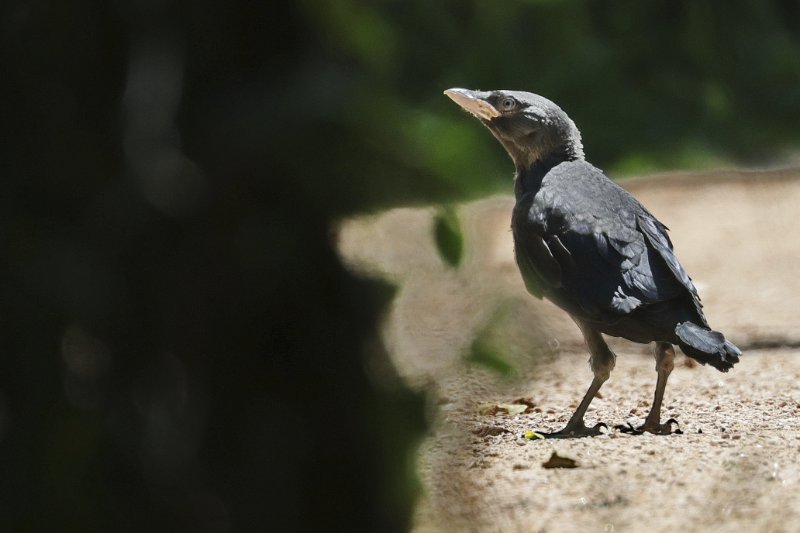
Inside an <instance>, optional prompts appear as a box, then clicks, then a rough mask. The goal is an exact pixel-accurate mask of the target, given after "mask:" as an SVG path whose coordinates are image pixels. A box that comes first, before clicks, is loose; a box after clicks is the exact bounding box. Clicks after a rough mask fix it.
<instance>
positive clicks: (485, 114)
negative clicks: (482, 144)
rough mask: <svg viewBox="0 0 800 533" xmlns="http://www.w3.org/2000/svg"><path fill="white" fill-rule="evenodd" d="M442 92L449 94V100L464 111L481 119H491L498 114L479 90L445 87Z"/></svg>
mask: <svg viewBox="0 0 800 533" xmlns="http://www.w3.org/2000/svg"><path fill="white" fill-rule="evenodd" d="M444 94H446V95H447V96H449V97H450V99H451V100H453V101H454V102H455V103H457V104H458V105H460V106H461V107H462V108H464V109H465V110H466V111H469V112H470V113H472V114H473V115H475V116H476V117H478V118H479V119H481V120H492V119H493V118H495V117H499V116H500V112H499V111H497V109H495V108H494V106H493V105H492V104H490V103H489V102H487V101H486V100H484V99H483V98H482V97H481V96H480V94H481V93H480V92H479V91H470V90H469V89H457V88H454V89H447V90H446V91H445V92H444ZM483 94H489V93H483Z"/></svg>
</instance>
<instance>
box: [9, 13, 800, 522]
mask: <svg viewBox="0 0 800 533" xmlns="http://www.w3.org/2000/svg"><path fill="white" fill-rule="evenodd" d="M0 17H1V18H2V20H3V24H2V27H0V38H1V39H2V46H0V61H1V62H2V65H3V71H4V79H3V83H2V84H0V130H1V131H2V136H3V143H0V162H1V163H2V173H3V181H2V184H0V349H1V350H2V356H1V357H0V470H2V472H3V476H2V481H0V529H2V530H7V531H53V530H58V531H173V532H174V531H231V530H233V531H249V530H252V531H264V530H279V531H289V530H309V529H317V530H331V529H337V526H347V529H349V530H354V531H355V530H381V531H393V530H404V529H406V528H407V527H408V524H409V523H410V520H411V514H410V513H411V505H412V502H413V495H414V487H415V483H414V481H413V479H411V478H412V476H411V475H410V471H411V469H412V467H413V450H414V445H415V442H416V440H417V439H418V438H419V436H420V435H421V434H422V431H423V430H424V429H423V428H424V422H423V416H422V400H421V398H420V397H419V396H418V395H416V394H413V393H411V392H409V391H408V390H406V389H405V388H404V386H403V385H402V384H401V383H399V381H398V380H397V378H396V376H391V373H392V372H391V369H390V368H389V371H383V372H379V373H378V375H379V376H383V377H377V376H376V375H375V373H374V372H372V371H371V370H370V368H372V366H370V365H371V363H369V362H370V361H380V360H385V354H383V352H382V350H383V348H382V347H381V345H380V340H379V339H378V335H377V333H376V325H377V320H378V317H379V316H380V314H381V310H382V309H383V307H384V306H385V305H386V302H387V301H388V299H389V298H390V297H391V291H389V290H387V288H386V287H383V286H380V285H377V284H371V283H366V282H364V281H361V280H356V279H354V277H353V276H352V275H351V274H350V273H348V272H347V271H345V269H344V268H343V267H342V266H341V264H340V263H339V261H338V259H337V256H336V254H335V252H334V250H333V249H332V244H331V238H330V227H331V222H332V221H333V220H335V219H338V218H340V217H343V216H347V215H348V214H352V213H356V212H362V211H368V210H376V209H380V208H384V207H388V206H395V205H399V204H407V203H433V202H435V203H448V202H452V201H457V200H463V199H467V198H471V197H476V196H480V195H484V194H487V193H492V192H497V191H503V192H509V191H510V179H511V175H512V170H511V165H510V163H509V162H508V161H507V159H506V155H505V154H504V153H503V152H502V149H501V148H500V147H499V146H498V145H497V143H495V142H494V140H493V139H492V138H491V136H490V135H489V134H488V132H485V131H481V129H480V128H478V127H476V124H475V123H474V121H472V120H471V119H469V118H468V117H467V116H466V115H464V114H463V113H461V112H459V111H458V109H457V108H456V107H455V106H453V104H452V102H450V101H449V100H448V99H447V98H445V97H444V96H442V94H441V93H442V90H443V89H446V88H449V87H453V86H467V87H477V88H498V87H502V88H518V89H525V90H530V91H534V92H537V93H540V94H542V95H544V96H547V97H549V98H551V99H553V100H554V101H556V102H557V103H559V104H560V105H561V106H562V107H563V108H564V109H565V110H566V111H567V112H568V113H569V114H570V115H571V116H572V117H573V118H574V119H575V121H576V122H577V123H578V125H579V127H580V128H581V131H582V132H583V135H584V140H585V145H586V149H587V154H588V156H589V158H590V159H591V160H592V161H593V162H595V163H596V164H598V165H599V166H601V167H603V168H606V169H608V170H611V171H615V170H618V171H619V172H620V173H623V174H628V173H637V172H641V171H643V170H655V169H673V168H678V167H684V166H705V165H709V164H717V163H718V162H727V161H730V162H735V163H763V162H765V161H772V160H773V159H776V158H781V157H784V156H785V155H786V153H787V151H791V150H795V149H796V146H797V144H798V142H800V130H798V129H797V127H796V124H797V122H798V105H797V102H798V101H800V98H798V97H800V94H798V93H800V62H798V61H797V58H798V57H800V7H799V6H798V4H797V3H796V2H790V1H786V0H784V1H775V0H773V1H765V2H762V1H748V2H745V1H734V2H727V3H725V4H708V3H699V2H690V1H688V0H684V1H657V2H634V1H626V2H610V1H607V0H606V1H589V0H571V1H515V2H504V3H496V2H490V1H488V0H474V1H468V2H462V1H458V2H456V1H452V0H449V1H444V2H434V3H431V2H427V1H422V0H403V1H400V0H377V1H374V2H357V1H355V0H334V1H329V0H301V1H300V2H293V3H292V2H289V3H278V4H275V3H268V2H262V3H258V2H244V1H229V2H223V1H219V0H197V1H195V2H190V3H186V2H176V1H174V0H165V1H163V2H152V1H149V0H131V1H127V2H103V1H100V0H78V1H77V2H70V3H68V4H67V3H63V2H57V1H55V0H42V1H39V2H29V1H27V0H10V1H8V2H5V3H4V4H3V5H2V7H0ZM448 224H449V223H448ZM448 224H446V225H445V226H444V227H446V228H449V229H448V231H449V232H450V233H449V234H450V235H451V236H453V235H457V234H458V231H457V230H453V227H451V226H450V225H448ZM446 253H447V254H450V255H449V257H450V259H451V261H453V262H455V263H457V258H458V257H460V252H458V253H456V251H455V248H453V250H452V251H450V252H446ZM479 341H480V339H479ZM476 342H478V341H476ZM478 348H481V344H480V342H478ZM478 352H479V353H484V354H492V353H494V352H492V351H491V350H489V351H486V350H483V351H481V349H479V350H478ZM479 359H484V360H492V359H491V358H488V359H487V357H479ZM377 366H378V367H380V365H377ZM338 529H341V527H339V528H338Z"/></svg>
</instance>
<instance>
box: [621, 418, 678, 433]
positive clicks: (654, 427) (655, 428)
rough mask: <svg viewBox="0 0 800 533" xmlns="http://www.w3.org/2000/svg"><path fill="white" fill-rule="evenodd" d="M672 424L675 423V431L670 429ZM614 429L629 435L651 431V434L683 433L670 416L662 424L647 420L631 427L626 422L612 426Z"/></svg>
mask: <svg viewBox="0 0 800 533" xmlns="http://www.w3.org/2000/svg"><path fill="white" fill-rule="evenodd" d="M672 424H675V431H673V430H672ZM614 429H618V430H619V431H621V432H622V433H628V434H629V435H642V434H644V433H652V434H653V435H672V434H675V435H680V434H682V433H683V431H681V428H680V427H678V421H677V420H675V419H674V418H670V419H669V420H667V421H666V422H664V423H663V424H659V423H658V422H654V423H651V422H647V421H645V423H644V424H643V425H641V426H639V427H638V428H635V427H633V426H632V425H631V424H630V423H628V424H620V425H618V426H614Z"/></svg>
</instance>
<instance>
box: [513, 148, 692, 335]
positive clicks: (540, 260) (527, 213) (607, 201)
mask: <svg viewBox="0 0 800 533" xmlns="http://www.w3.org/2000/svg"><path fill="white" fill-rule="evenodd" d="M523 200H524V199H523ZM525 204H526V202H523V201H521V202H520V203H518V204H517V207H516V208H515V219H516V220H515V221H514V223H513V227H514V229H515V233H514V237H515V242H516V243H517V244H516V247H517V256H518V257H517V261H518V263H519V264H520V269H521V270H522V271H523V277H526V273H525V272H526V269H527V270H528V271H534V272H535V273H536V274H537V275H538V279H539V280H540V281H544V282H545V285H544V287H545V289H546V288H547V287H556V288H557V287H562V288H561V289H559V290H557V291H551V292H547V291H546V290H545V293H547V294H548V295H549V296H550V297H551V299H553V300H554V301H555V302H556V303H557V304H559V305H561V306H562V307H564V308H566V309H568V310H570V309H572V310H573V311H576V310H579V312H581V314H583V315H584V316H586V317H588V318H591V319H596V320H603V321H614V320H616V319H615V318H614V317H615V316H616V317H619V316H620V315H625V314H628V313H630V312H632V311H633V310H635V309H637V308H639V307H641V306H647V305H650V304H655V303H658V302H664V301H667V300H671V299H674V298H679V297H681V295H682V294H685V293H684V290H688V291H689V293H690V295H691V297H692V298H694V299H696V294H697V292H696V290H695V288H694V286H693V285H692V284H691V280H690V279H689V277H688V275H686V272H685V271H684V270H683V268H682V267H681V266H680V263H678V261H677V259H676V258H675V256H674V254H673V253H672V246H671V243H670V242H669V238H668V237H667V236H666V228H665V227H664V226H663V225H662V224H661V223H659V222H658V221H657V220H655V218H654V217H652V215H650V214H649V213H648V212H647V211H646V210H645V209H644V207H642V206H641V204H639V202H638V201H637V200H636V199H635V198H633V196H631V195H630V194H629V193H627V192H626V191H624V190H623V189H622V188H620V187H619V186H617V185H616V184H615V183H613V182H612V181H611V180H609V179H608V178H607V177H606V176H605V175H604V174H603V173H602V172H601V171H600V170H598V169H596V168H595V167H593V166H591V165H589V164H588V163H586V162H577V161H576V162H569V163H564V164H561V165H559V166H557V167H555V168H554V169H552V170H551V172H550V173H549V174H548V175H547V176H546V177H545V179H544V181H543V186H542V189H541V190H540V192H539V193H537V194H536V197H535V201H534V202H532V203H530V204H529V206H528V205H525ZM523 214H524V216H523ZM522 219H524V222H525V225H520V222H522V221H523V220H522ZM523 226H524V228H525V229H524V230H523V231H519V228H520V227H523ZM532 229H535V230H536V231H533V232H532ZM532 234H535V236H536V237H535V239H533V238H532V236H531V235H532ZM548 245H549V246H548ZM545 250H546V253H545V252H544V251H545ZM556 266H558V268H556ZM531 277H533V276H531ZM540 292H541V289H540ZM698 305H699V302H698Z"/></svg>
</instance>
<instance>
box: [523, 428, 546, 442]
mask: <svg viewBox="0 0 800 533" xmlns="http://www.w3.org/2000/svg"><path fill="white" fill-rule="evenodd" d="M522 436H523V437H525V438H526V439H528V440H537V439H544V435H542V434H541V433H536V432H535V431H532V430H530V429H529V430H528V431H526V432H525V433H523V434H522Z"/></svg>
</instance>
